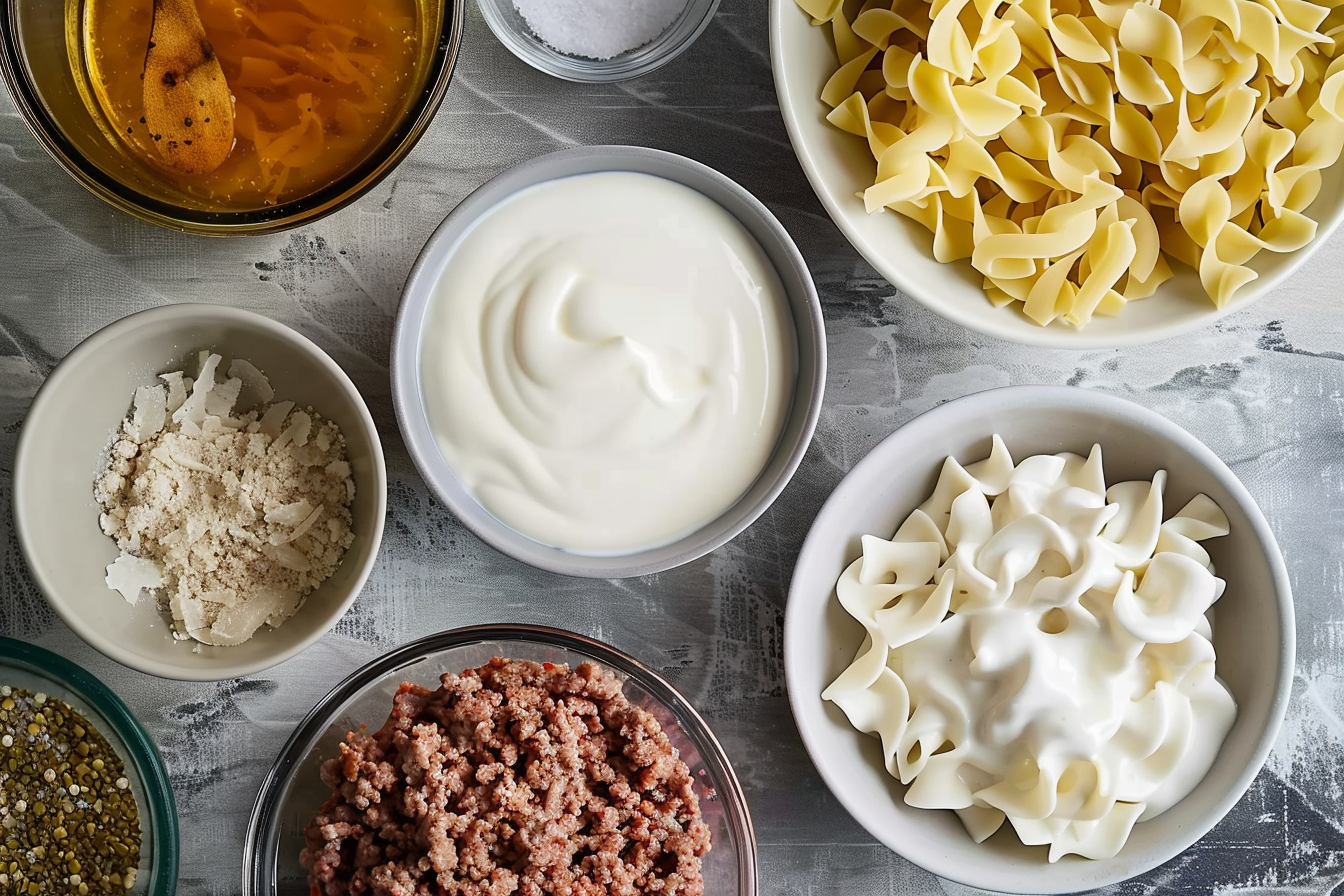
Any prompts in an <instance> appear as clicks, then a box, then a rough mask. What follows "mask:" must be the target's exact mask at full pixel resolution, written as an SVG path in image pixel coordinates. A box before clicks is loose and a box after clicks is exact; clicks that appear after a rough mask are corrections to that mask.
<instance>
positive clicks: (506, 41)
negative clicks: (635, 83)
mask: <svg viewBox="0 0 1344 896" xmlns="http://www.w3.org/2000/svg"><path fill="white" fill-rule="evenodd" d="M503 2H510V0H503ZM696 2H697V0H686V6H685V9H683V10H682V12H681V13H678V15H677V18H675V19H673V20H672V24H670V25H668V26H667V28H666V29H664V31H663V33H662V34H660V35H658V36H657V37H655V38H654V39H653V40H651V41H649V42H648V43H647V44H644V45H643V46H641V47H635V48H634V49H633V50H629V51H627V52H625V53H621V54H618V55H616V56H614V57H612V58H611V59H584V58H581V57H577V56H570V55H568V54H566V53H561V52H560V51H559V50H555V49H553V48H552V47H550V46H549V45H546V44H545V42H544V41H541V40H540V38H537V40H538V42H540V43H541V44H542V46H541V47H537V46H534V45H533V44H532V43H531V42H529V41H528V40H527V39H526V38H524V37H521V36H520V35H518V34H517V33H516V32H515V31H514V30H513V29H512V28H510V27H509V25H508V23H507V22H505V21H504V20H503V16H501V15H500V13H499V12H497V11H496V9H495V6H494V4H493V2H492V0H476V5H477V6H478V7H479V8H480V10H481V17H482V18H484V19H485V23H486V24H487V25H489V26H490V30H491V31H492V32H494V35H495V37H496V38H498V40H499V42H500V43H501V44H503V45H504V46H505V47H507V48H508V49H509V52H511V53H513V55H514V56H517V57H518V58H519V59H521V60H522V61H523V62H526V63H527V64H528V65H530V66H532V67H533V68H534V69H536V70H537V71H539V72H542V73H544V74H547V75H550V76H552V77H555V78H560V79H562V80H565V81H574V82H577V83H586V84H605V83H611V82H614V81H625V80H628V79H630V78H637V77H639V76H641V75H647V74H648V73H649V72H651V71H654V70H656V69H660V68H662V67H663V66H664V65H667V64H668V63H669V62H671V61H672V60H673V59H676V58H677V57H678V56H680V55H681V54H682V53H683V52H685V50H686V49H687V48H688V47H690V45H691V44H693V43H695V42H696V40H697V39H698V38H699V37H700V35H701V34H703V33H704V31H705V29H706V28H708V27H709V23H710V22H712V21H713V20H714V14H715V13H716V12H717V11H718V9H719V0H709V4H708V5H707V6H706V7H705V9H704V11H703V13H701V15H700V21H699V22H697V23H696V26H695V29H694V30H692V31H690V32H688V33H687V34H686V35H685V36H684V37H682V38H681V39H680V40H678V41H676V42H675V43H668V42H665V38H667V37H668V35H669V33H670V32H672V31H673V30H675V29H676V27H677V25H678V24H680V23H681V22H682V21H683V17H684V16H685V15H686V13H687V10H690V9H691V8H692V6H694V4H695V3H696Z"/></svg>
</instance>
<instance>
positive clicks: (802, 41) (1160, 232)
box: [770, 0, 1344, 349]
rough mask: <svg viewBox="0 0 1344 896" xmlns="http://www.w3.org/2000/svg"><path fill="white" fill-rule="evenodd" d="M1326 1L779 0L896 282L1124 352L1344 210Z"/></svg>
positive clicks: (1339, 99) (864, 232)
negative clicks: (1044, 0) (989, 0)
mask: <svg viewBox="0 0 1344 896" xmlns="http://www.w3.org/2000/svg"><path fill="white" fill-rule="evenodd" d="M803 7H806V9H807V11H804V8H803ZM860 10H862V12H860ZM931 10H934V11H935V14H932V15H931V14H930V13H931ZM982 10H988V11H989V12H988V14H987V15H986V16H984V17H982V12H981V11H982ZM1275 11H1277V15H1278V16H1279V17H1278V18H1276V12H1275ZM1327 12H1328V10H1327V7H1325V6H1318V5H1316V4H1315V3H1314V2H1312V0H1308V2H1306V3H1303V4H1295V5H1292V6H1279V5H1274V4H1270V3H1267V2H1261V0H1253V2H1252V3H1251V4H1250V5H1244V4H1226V3H1204V2H1203V0H1178V2H1175V3H1173V4H1161V5H1160V6H1159V5H1157V4H1144V3H1140V4H1129V3H1125V4H1111V3H1105V4H1102V3H1093V2H1089V0H1068V2H1066V3H1064V4H1062V5H1060V4H1054V3H1052V4H1038V3H1032V2H1025V0H1024V2H1020V3H1008V4H993V5H987V4H970V3H965V2H961V0H953V2H939V3H937V4H931V3H930V2H927V0H894V2H893V3H892V4H891V5H890V6H888V5H886V4H885V3H877V4H872V3H867V4H860V3H858V2H857V0H844V2H841V0H771V10H770V17H771V20H770V44H771V47H770V49H771V62H772V65H773V68H774V75H775V85H776V89H777V92H778V95H779V102H780V109H781V111H782V112H783V115H784V122H785V125H786V127H787V129H788V133H789V137H790V139H791V140H792V142H793V146H794V149H795V151H796V152H797V155H798V159H799V162H800V163H801V165H802V167H803V170H804V172H805V173H806V174H807V177H808V179H809V180H810V181H811V183H812V186H813V188H814V189H815V190H816V193H817V196H818V197H819V198H820V199H821V202H822V205H824V206H825V208H826V211H827V212H828V213H829V214H830V216H831V218H832V219H834V221H835V223H836V225H837V226H838V227H839V228H840V230H841V231H842V232H843V233H844V235H845V236H846V237H847V238H848V239H849V240H850V242H851V243H853V245H854V247H855V248H856V249H857V250H858V251H859V253H860V254H861V255H863V257H864V258H865V259H867V261H868V262H869V263H870V264H871V265H872V266H873V267H874V268H876V269H877V270H878V272H879V273H881V274H882V276H884V277H886V278H887V280H889V281H890V282H891V283H892V284H893V285H895V286H896V287H897V288H899V289H900V290H901V291H902V292H903V293H905V294H906V295H909V296H910V297H912V298H914V299H916V300H917V301H919V302H920V303H922V304H924V305H926V306H927V307H929V308H930V309H932V310H934V311H936V312H937V313H939V314H941V315H942V316H944V317H946V318H948V319H950V320H952V321H955V322H956V323H959V324H961V325H963V326H965V327H968V328H970V329H973V330H976V331H979V332H982V333H987V334H989V335H992V336H996V337H999V338H1002V339H1008V340H1012V341H1015V342H1020V343H1025V344H1028V345H1037V346H1046V347H1054V348H1075V349H1076V348H1101V347H1116V346H1122V345H1134V344H1140V343H1146V342H1151V341H1154V340H1157V339H1163V338H1168V337H1171V336H1176V335H1179V334H1181V333H1185V332H1188V331H1191V330H1194V329H1197V328H1200V327H1203V326H1206V325H1208V324H1209V323H1211V322H1212V321H1214V320H1216V319H1218V318H1219V317H1222V316H1223V315H1226V314H1228V313H1230V312H1232V311H1235V310H1237V309H1239V308H1243V307H1245V306H1246V305H1247V304H1248V303H1249V302H1251V301H1253V300H1254V299H1255V298H1257V297H1258V296H1261V295H1263V294H1265V293H1266V292H1268V291H1269V290H1271V289H1272V288H1273V287H1274V286H1275V284H1277V283H1279V282H1280V281H1282V280H1283V279H1284V278H1285V277H1287V276H1288V275H1289V274H1291V273H1292V272H1293V271H1294V270H1295V269H1296V268H1297V267H1298V266H1299V265H1300V264H1301V263H1302V262H1303V261H1304V260H1305V258H1306V257H1307V255H1308V254H1309V253H1310V252H1311V251H1312V250H1313V249H1314V248H1315V247H1317V246H1319V245H1320V244H1321V243H1322V242H1323V241H1324V240H1325V239H1326V238H1327V237H1328V235H1329V234H1330V233H1331V232H1332V231H1333V230H1334V229H1335V227H1336V226H1337V225H1338V224H1339V222H1340V220H1341V218H1344V176H1342V175H1341V170H1340V166H1339V165H1338V164H1336V161H1337V159H1338V157H1339V155H1340V148H1341V146H1344V58H1341V59H1340V60H1339V61H1338V62H1336V61H1335V60H1334V58H1333V57H1334V54H1335V53H1336V52H1340V51H1344V41H1341V42H1340V44H1339V47H1340V50H1336V48H1335V44H1334V42H1333V41H1332V40H1330V39H1329V38H1327V37H1325V33H1326V32H1330V31H1331V30H1332V29H1333V28H1334V27H1335V26H1336V25H1337V24H1338V22H1337V21H1336V20H1337V19H1339V17H1340V16H1339V13H1335V14H1333V15H1332V17H1331V18H1329V19H1326V18H1325V16H1326V14H1327ZM1229 15H1230V17H1231V19H1232V20H1229V19H1228V17H1229ZM837 47H838V49H837ZM842 63H843V64H842ZM828 119H829V120H828ZM879 158H880V160H881V161H880V162H879V161H878V159H879ZM940 259H941V260H940Z"/></svg>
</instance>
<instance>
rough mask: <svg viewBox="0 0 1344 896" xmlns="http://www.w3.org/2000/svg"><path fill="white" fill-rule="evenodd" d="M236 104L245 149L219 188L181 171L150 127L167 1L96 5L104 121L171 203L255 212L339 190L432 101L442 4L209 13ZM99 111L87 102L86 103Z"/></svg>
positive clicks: (258, 4)
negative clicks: (419, 101) (423, 98)
mask: <svg viewBox="0 0 1344 896" xmlns="http://www.w3.org/2000/svg"><path fill="white" fill-rule="evenodd" d="M196 5H197V9H198V11H199V12H200V16H201V22H202V24H203V25H204V26H205V33H206V36H207V38H208V39H209V40H210V43H211V44H212V45H213V47H214V51H215V54H216V56H217V57H218V58H219V61H220V64H221V66H222V68H223V70H224V77H225V78H226V79H227V81H228V85H229V90H230V92H231V93H232V94H233V96H234V101H235V102H234V135H235V138H236V142H235V144H234V147H233V149H232V151H231V152H230V153H229V156H228V158H227V159H226V160H225V161H224V163H223V164H222V165H221V166H220V167H219V168H218V169H216V170H215V171H213V172H211V173H209V174H196V175H187V174H181V173H178V172H176V171H173V170H172V169H170V168H168V167H167V166H166V165H165V164H164V163H163V162H162V158H161V156H160V155H159V152H158V150H157V148H156V147H155V145H154V135H153V134H151V133H150V132H149V129H148V128H146V127H145V125H144V122H143V115H144V99H143V93H142V80H141V74H142V71H143V69H144V60H145V51H146V47H147V46H148V42H149V33H150V26H151V24H152V21H153V0H82V4H81V8H80V18H79V31H78V33H79V41H80V48H79V49H80V53H79V58H80V60H81V62H82V64H83V67H84V69H85V74H86V77H87V79H88V85H89V87H90V88H91V92H92V97H93V102H96V104H97V106H98V107H99V108H98V109H96V110H90V111H92V112H94V114H95V117H96V118H101V119H103V120H104V122H105V125H106V126H105V130H106V131H107V132H108V133H109V134H115V135H116V137H115V142H116V143H117V144H118V147H119V149H120V150H121V151H122V153H123V154H124V155H128V156H130V157H132V158H133V159H134V160H135V161H136V162H138V163H140V164H138V166H137V167H138V168H140V169H142V170H143V171H144V172H147V173H149V174H150V175H151V176H152V178H153V180H154V181H155V182H156V183H157V185H158V186H160V187H161V188H164V191H165V193H166V195H165V197H164V198H166V199H168V201H172V202H183V203H186V204H188V205H191V206H194V207H198V208H201V209H204V210H209V211H247V210H254V209H260V208H264V207H267V206H272V205H276V204H279V203H283V202H287V201H289V200H293V199H298V198H301V197H303V196H306V195H309V194H312V193H314V192H316V191H318V190H320V189H322V188H323V187H326V186H328V185H329V184H331V183H333V182H334V181H336V180H337V179H339V178H340V177H341V175H343V174H345V173H346V172H348V171H349V170H350V169H352V168H353V167H355V166H356V165H358V164H359V163H360V162H361V161H363V160H364V159H365V158H367V157H368V155H369V154H370V153H371V152H372V151H373V150H374V149H375V148H376V147H377V146H378V144H379V143H380V142H381V141H382V139H383V137H384V136H385V135H386V134H387V132H388V131H389V130H390V129H391V128H392V127H393V126H394V125H395V124H396V122H397V120H398V119H399V118H400V116H401V113H402V112H403V111H404V110H405V108H406V106H407V105H408V104H409V103H410V101H411V100H413V99H414V98H415V96H416V95H417V94H419V92H420V90H421V88H422V85H423V82H424V79H425V75H426V72H427V70H428V67H429V62H430V57H431V55H432V53H433V50H434V47H435V44H436V40H435V38H436V36H437V34H438V30H439V27H440V25H441V18H440V17H441V15H442V6H441V5H440V4H438V3H435V2H434V0H197V3H196ZM89 100H90V98H89V97H87V96H86V102H87V101H89Z"/></svg>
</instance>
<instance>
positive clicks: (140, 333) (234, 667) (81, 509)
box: [14, 305, 387, 681]
mask: <svg viewBox="0 0 1344 896" xmlns="http://www.w3.org/2000/svg"><path fill="white" fill-rule="evenodd" d="M205 348H209V349H214V350H217V351H219V352H220V353H221V354H223V355H226V356H227V357H229V358H245V359H247V360H249V361H251V362H252V363H253V364H255V365H256V366H257V367H259V368H260V369H261V370H262V372H263V373H265V374H266V376H267V377H268V378H269V379H270V381H271V385H272V386H273V387H274V388H275V393H276V397H277V398H279V399H283V400H292V401H294V402H295V403H296V404H297V405H298V406H300V407H307V406H312V407H313V408H314V409H316V410H317V411H318V412H319V413H321V414H322V415H323V416H325V417H327V418H328V419H330V420H333V421H334V422H335V423H336V424H337V425H338V426H339V427H340V428H341V432H342V433H343V434H344V436H345V440H346V450H347V454H348V457H349V459H350V466H351V470H352V474H353V476H354V480H355V502H354V506H353V507H352V508H351V512H352V514H353V516H354V527H353V528H354V533H355V542H354V544H353V545H351V547H350V549H349V551H347V552H346V555H345V557H344V559H343V560H342V561H341V565H340V566H339V567H338V568H337V569H336V572H335V573H334V574H333V575H332V576H331V578H329V579H327V581H325V582H323V583H322V585H321V586H319V587H318V588H317V590H315V591H314V592H313V593H312V594H310V595H308V599H307V601H305V603H304V605H303V606H302V607H301V608H300V609H299V611H298V612H297V613H296V614H295V615H294V616H293V617H291V618H290V619H288V620H286V621H285V622H284V623H283V624H282V625H280V626H279V627H278V628H276V629H274V630H268V629H267V628H266V627H265V626H262V628H261V629H260V630H259V631H258V632H257V633H256V635H254V636H253V637H252V639H251V640H250V641H247V642H246V643H244V644H240V645H238V646H237V647H212V646H206V645H203V644H197V643H196V642H194V641H176V640H174V639H173V636H172V632H171V630H170V628H169V625H168V621H167V620H166V619H165V618H164V617H163V616H162V615H161V614H160V611H159V609H158V608H157V607H156V606H155V602H154V601H152V600H148V599H146V598H141V600H140V602H139V603H138V604H136V606H134V607H131V606H130V605H129V604H127V603H126V601H125V600H123V599H122V597H121V595H119V594H118V593H117V592H115V591H112V590H110V589H109V588H108V587H107V585H106V583H105V582H104V576H105V575H106V569H107V566H108V564H110V563H111V562H112V561H113V560H115V559H116V558H117V554H118V551H117V546H116V544H115V543H114V542H113V541H112V539H110V538H108V537H107V536H106V535H104V534H103V533H102V530H101V529H99V527H98V515H99V507H98V504H97V502H96V501H95V500H94V497H93V482H94V478H95V475H96V474H97V473H98V471H99V470H100V469H101V468H102V466H103V452H104V451H106V450H107V448H108V446H109V445H110V440H111V437H112V434H113V433H114V432H115V431H116V430H117V428H118V427H119V426H120V424H121V420H122V418H123V417H125V416H126V412H127V410H128V409H129V408H130V405H131V400H132V397H133V396H134V393H135V389H136V387H137V386H143V385H149V384H151V383H152V382H154V379H155V377H156V375H157V374H159V373H165V372H168V371H172V370H183V369H186V370H193V369H194V367H195V363H194V359H195V357H196V353H197V352H198V351H199V350H201V349H205ZM386 508H387V471H386V468H385V467H384V464H383V450H382V445H381V443H380V442H379V440H378V433H377V430H376V429H375V428H374V423H373V418H372V417H371V416H370V415H369V411H368V408H367V407H366V406H365V404H364V401H363V399H362V398H360V395H359V392H358V390H357V389H356V388H355V386H354V384H353V383H352V382H350V378H349V377H348V376H346V375H345V372H344V371H343V370H341V368H340V367H339V366H337V364H336V362H335V361H333V360H332V359H331V358H330V357H329V356H328V355H327V354H326V353H325V352H323V351H322V349H320V348H318V347H317V346H316V345H314V344H313V343H312V342H310V341H309V340H308V339H306V338H305V337H303V336H301V335H299V334H298V333H296V332H295V331H294V330H291V329H290V328H289V327H286V326H285V325H284V324H280V323H277V322H275V321H273V320H271V319H270V318H267V317H262V316H261V315H259V314H254V313H252V312H250V311H243V310H240V309H237V308H231V307H228V306H226V305H164V306H161V307H158V308H153V309H150V310H149V311H142V312H140V313H138V314H132V315H130V316H129V317H125V318H123V319H121V320H119V321H117V322H116V323H113V324H111V325H109V326H107V327H104V328H103V329H101V330H99V331H98V332H97V333H94V334H93V335H92V336H90V337H89V338H87V339H85V340H84V341H83V342H81V343H80V344H79V345H78V346H76V348H75V349H74V351H72V352H70V354H69V355H67V356H66V358H65V359H64V360H63V361H61V363H60V364H59V365H57V367H56V369H55V370H53V371H52V372H51V375H50V376H48V377H47V380H46V382H45V383H43V385H42V388H41V390H40V391H39V392H38V394H37V398H35V399H34V400H33V405H32V407H31V408H30V409H29V411H28V416H27V417H26V418H25V419H24V421H23V430H22V432H21V434H20V436H19V446H18V452H17V455H16V457H15V461H14V525H15V529H16V530H17V532H18V536H19V545H20V547H21V548H22V550H23V556H24V559H25V560H27V562H28V568H29V570H30V571H31V572H32V575H33V579H34V580H35V581H36V582H37V585H38V587H39V588H41V589H42V592H43V594H45V595H46V597H47V600H48V601H49V602H50V603H51V605H52V607H53V608H55V610H56V612H57V613H59V614H60V616H61V618H62V619H64V620H65V622H66V624H67V625H69V626H70V628H72V629H74V631H75V633H76V634H78V635H79V636H80V637H81V638H83V639H84V640H85V641H87V642H89V644H91V645H93V646H94V647H96V648H97V649H98V650H100V651H102V652H103V653H105V654H107V655H108V656H109V657H111V658H112V659H114V660H116V661H117V662H119V663H123V664H124V665H127V666H130V667H131V668H133V669H139V670H140V671H142V672H148V673H150V674H151V675H160V676H163V677H165V678H178V679H186V680H197V681H210V680H217V679H223V678H234V677H237V676H239V675H248V674H251V673H254V672H258V671H260V670H262V669H265V668H267V667H269V666H272V665H275V664H276V663H279V662H281V661H283V660H286V659H288V658H289V657H291V656H293V655H294V654H296V653H298V652H299V651H301V650H303V649H304V648H305V647H307V646H308V645H309V644H311V643H313V642H314V641H316V640H317V639H318V638H320V637H321V636H322V635H323V633H325V632H326V631H327V630H328V629H330V628H331V627H332V626H333V625H335V624H336V621H337V620H338V619H340V618H341V616H342V615H344V613H345V611H346V609H348V608H349V606H350V605H351V604H352V603H354V600H355V597H356V596H357V595H358V594H359V591H360V589H361V588H363V587H364V582H365V580H366V579H367V578H368V576H369V572H370V571H371V570H372V569H373V562H374V559H375V557H376V556H377V554H378V544H379V542H380V541H381V540H382V535H383V516H384V513H385V511H386Z"/></svg>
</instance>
